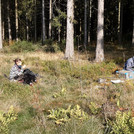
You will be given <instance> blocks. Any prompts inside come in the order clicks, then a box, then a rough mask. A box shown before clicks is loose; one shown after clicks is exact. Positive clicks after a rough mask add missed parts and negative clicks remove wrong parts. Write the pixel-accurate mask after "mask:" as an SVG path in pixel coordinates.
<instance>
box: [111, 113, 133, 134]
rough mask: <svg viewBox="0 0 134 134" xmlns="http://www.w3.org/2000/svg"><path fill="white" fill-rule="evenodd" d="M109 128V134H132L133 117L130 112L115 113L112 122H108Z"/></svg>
mask: <svg viewBox="0 0 134 134" xmlns="http://www.w3.org/2000/svg"><path fill="white" fill-rule="evenodd" d="M109 124H110V126H111V129H112V130H111V132H110V133H111V134H133V133H134V117H132V115H131V112H120V111H117V112H116V117H115V120H114V121H109Z"/></svg>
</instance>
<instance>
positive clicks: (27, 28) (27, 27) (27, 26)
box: [26, 13, 29, 41]
mask: <svg viewBox="0 0 134 134" xmlns="http://www.w3.org/2000/svg"><path fill="white" fill-rule="evenodd" d="M26 30H27V31H26V32H27V41H29V25H28V18H27V13H26Z"/></svg>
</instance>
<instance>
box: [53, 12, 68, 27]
mask: <svg viewBox="0 0 134 134" xmlns="http://www.w3.org/2000/svg"><path fill="white" fill-rule="evenodd" d="M56 11H57V13H58V16H56V17H54V18H53V20H52V26H53V27H57V28H60V27H61V26H62V24H61V22H60V21H61V20H62V19H66V17H67V16H66V13H65V12H62V11H61V10H60V9H56Z"/></svg>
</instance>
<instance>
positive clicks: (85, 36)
mask: <svg viewBox="0 0 134 134" xmlns="http://www.w3.org/2000/svg"><path fill="white" fill-rule="evenodd" d="M87 44H88V39H87V0H85V11H84V46H85V48H86V47H87Z"/></svg>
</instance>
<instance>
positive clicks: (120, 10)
mask: <svg viewBox="0 0 134 134" xmlns="http://www.w3.org/2000/svg"><path fill="white" fill-rule="evenodd" d="M122 23H123V2H122V0H119V3H118V42H119V44H121V42H122Z"/></svg>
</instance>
